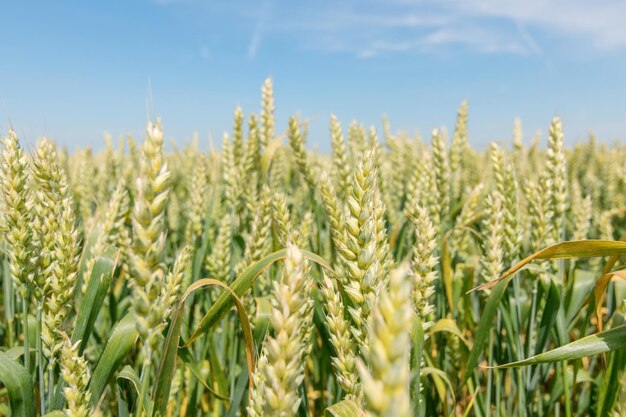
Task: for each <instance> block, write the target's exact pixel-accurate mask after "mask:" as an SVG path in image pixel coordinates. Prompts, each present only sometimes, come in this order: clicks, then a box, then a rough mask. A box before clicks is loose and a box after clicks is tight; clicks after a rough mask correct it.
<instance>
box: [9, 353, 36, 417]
mask: <svg viewBox="0 0 626 417" xmlns="http://www.w3.org/2000/svg"><path fill="white" fill-rule="evenodd" d="M0 381H2V383H3V384H4V387H5V388H6V391H7V394H8V397H9V404H10V405H11V415H12V416H14V417H35V398H34V395H33V392H34V389H33V383H32V382H31V380H30V375H29V374H28V372H26V369H24V368H23V367H22V366H21V365H20V364H18V363H17V362H15V361H14V360H13V359H11V358H10V357H8V356H7V355H6V354H5V353H4V352H0Z"/></svg>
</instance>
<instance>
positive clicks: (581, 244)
mask: <svg viewBox="0 0 626 417" xmlns="http://www.w3.org/2000/svg"><path fill="white" fill-rule="evenodd" d="M616 255H626V242H619V241H613V240H574V241H569V242H561V243H557V244H556V245H552V246H548V247H547V248H544V249H541V250H540V251H537V252H535V253H533V254H532V255H529V256H527V257H526V258H524V259H522V260H521V261H519V262H518V263H517V264H515V265H513V266H512V267H511V268H510V269H509V270H508V271H506V272H505V273H504V274H502V276H501V277H500V278H498V279H495V280H493V281H490V282H487V283H485V284H483V285H480V286H478V287H476V288H474V289H472V290H471V291H478V290H484V289H487V288H492V287H493V286H495V285H496V284H498V283H499V282H501V281H502V280H504V279H506V278H508V277H510V276H511V275H513V274H515V273H516V272H517V271H519V270H520V269H522V268H523V267H524V266H526V265H527V264H528V263H530V262H532V261H534V260H535V259H570V258H595V257H601V256H616Z"/></svg>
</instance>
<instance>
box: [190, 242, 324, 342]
mask: <svg viewBox="0 0 626 417" xmlns="http://www.w3.org/2000/svg"><path fill="white" fill-rule="evenodd" d="M301 252H302V254H303V256H304V257H305V258H306V259H308V260H310V261H313V262H315V263H317V264H318V265H320V266H321V267H322V268H324V269H326V270H327V271H329V272H330V273H331V274H333V275H334V276H336V274H335V273H334V271H333V270H332V268H331V266H330V265H329V264H328V263H327V262H326V261H325V260H324V259H323V258H322V257H320V256H319V255H316V254H314V253H313V252H309V251H306V250H301ZM286 254H287V250H286V249H281V250H279V251H276V252H274V253H271V254H269V255H267V256H266V257H265V258H263V259H261V260H259V261H257V262H255V263H254V264H252V265H250V266H249V267H248V268H247V269H246V270H245V271H243V273H241V275H239V276H238V277H237V279H235V280H234V281H233V282H232V283H231V284H230V290H232V292H233V293H234V294H235V295H237V297H241V296H242V295H243V294H245V292H246V291H247V290H248V289H249V288H250V287H251V286H252V285H253V284H254V281H255V280H256V278H257V277H258V276H259V275H261V273H263V271H265V270H266V269H267V268H269V267H270V265H272V264H273V263H274V262H276V261H278V260H280V259H284V258H285V256H286ZM234 303H235V301H234V299H233V298H232V297H230V296H229V294H227V293H223V294H222V295H220V297H219V298H218V299H217V301H216V302H215V304H213V305H212V306H211V308H210V309H209V311H208V312H207V313H206V314H205V315H204V317H203V318H202V320H201V321H200V323H199V324H198V326H197V327H196V329H195V330H194V332H193V334H192V335H191V337H190V338H189V340H187V343H185V345H184V346H185V347H187V346H189V345H190V344H191V343H193V342H194V341H195V340H196V339H197V338H198V337H199V336H200V335H201V334H203V333H205V332H206V331H207V330H209V329H210V328H212V327H213V326H215V325H216V324H217V323H218V322H219V321H220V319H221V318H222V317H223V316H224V314H225V313H226V312H227V311H228V310H230V309H231V308H232V307H233V305H234Z"/></svg>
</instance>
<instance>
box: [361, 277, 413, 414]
mask: <svg viewBox="0 0 626 417" xmlns="http://www.w3.org/2000/svg"><path fill="white" fill-rule="evenodd" d="M407 275H408V267H407V266H406V265H403V266H401V267H399V268H398V269H396V270H394V271H392V273H391V277H390V282H389V289H388V290H384V291H382V292H381V294H380V296H379V297H378V299H377V302H376V305H375V306H374V308H373V311H372V314H371V316H370V318H369V319H368V323H367V340H368V345H367V346H368V348H367V351H366V352H365V359H366V364H364V363H363V362H362V361H357V368H358V371H359V375H360V377H361V383H362V387H363V394H364V398H365V412H366V415H367V416H380V417H409V416H410V415H411V411H410V410H411V402H410V394H409V383H410V380H411V371H410V367H409V356H410V346H411V343H410V335H409V330H410V328H411V295H410V294H411V291H410V281H409V280H408V279H407Z"/></svg>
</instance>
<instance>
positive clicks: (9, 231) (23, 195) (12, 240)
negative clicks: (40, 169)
mask: <svg viewBox="0 0 626 417" xmlns="http://www.w3.org/2000/svg"><path fill="white" fill-rule="evenodd" d="M0 158H1V159H0V182H1V185H2V200H1V201H2V210H3V212H4V219H5V222H6V232H5V233H4V237H5V239H6V242H7V244H8V248H7V249H8V254H9V260H10V262H9V270H10V272H11V276H12V277H13V279H14V280H15V283H16V284H17V288H18V291H19V293H20V294H21V296H22V297H25V296H26V294H27V292H28V291H29V289H30V288H31V287H32V268H31V266H30V265H31V257H32V252H31V251H32V243H31V237H32V230H31V224H30V222H31V220H32V216H33V214H32V212H31V209H30V207H29V202H28V199H29V196H28V194H29V191H30V187H29V164H28V160H27V159H26V156H25V155H24V153H23V151H22V148H21V147H20V144H19V141H18V138H17V134H16V133H15V131H13V130H10V131H9V134H8V135H7V136H6V137H5V138H4V141H3V149H2V154H1V155H0Z"/></svg>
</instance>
